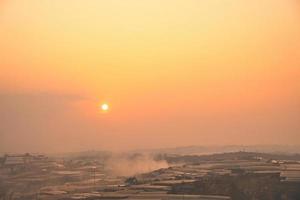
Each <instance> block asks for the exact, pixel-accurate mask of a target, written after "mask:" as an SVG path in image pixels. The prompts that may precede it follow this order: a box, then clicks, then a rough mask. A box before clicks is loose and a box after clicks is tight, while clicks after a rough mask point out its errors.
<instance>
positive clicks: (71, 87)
mask: <svg viewBox="0 0 300 200" xmlns="http://www.w3.org/2000/svg"><path fill="white" fill-rule="evenodd" d="M299 58H300V5H299V1H296V0H264V1H261V0H253V1H241V0H229V1H225V0H224V1H223V0H206V1H199V0H163V1H161V0H126V1H124V0H106V1H104V0H88V1H83V0H72V1H70V0H43V1H39V0H26V1H22V0H6V1H0V95H1V96H0V113H1V116H0V121H1V126H0V150H2V151H4V152H6V151H9V150H16V151H18V150H20V151H21V150H27V151H31V150H32V151H37V152H39V151H43V150H45V151H47V150H49V151H60V150H65V151H69V150H70V151H71V150H75V151H76V150H82V149H97V148H103V149H105V148H107V149H132V148H155V147H170V146H178V145H195V144H207V145H209V144H217V145H224V144H228V145H234V144H245V145H250V144H257V143H258V144H278V143H279V144H282V143H284V144H295V143H299V141H300V134H299V130H300V123H299V119H300V114H299V113H300V110H299V108H300V104H299V102H300V81H299V77H300V59H299ZM102 100H105V101H106V100H107V102H106V103H103V102H102ZM102 113H107V114H102ZM16 138H18V140H16ZM258 138H259V140H258ZM32 141H39V142H32ZM66 141H68V142H66ZM62 144H63V145H62Z"/></svg>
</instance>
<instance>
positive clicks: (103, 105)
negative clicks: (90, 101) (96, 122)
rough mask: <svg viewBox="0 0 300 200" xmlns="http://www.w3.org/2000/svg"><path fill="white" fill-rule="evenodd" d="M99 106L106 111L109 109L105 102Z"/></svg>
mask: <svg viewBox="0 0 300 200" xmlns="http://www.w3.org/2000/svg"><path fill="white" fill-rule="evenodd" d="M100 108H101V110H102V111H103V112H106V111H108V110H109V105H108V104H107V103H103V104H101V107H100Z"/></svg>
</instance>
